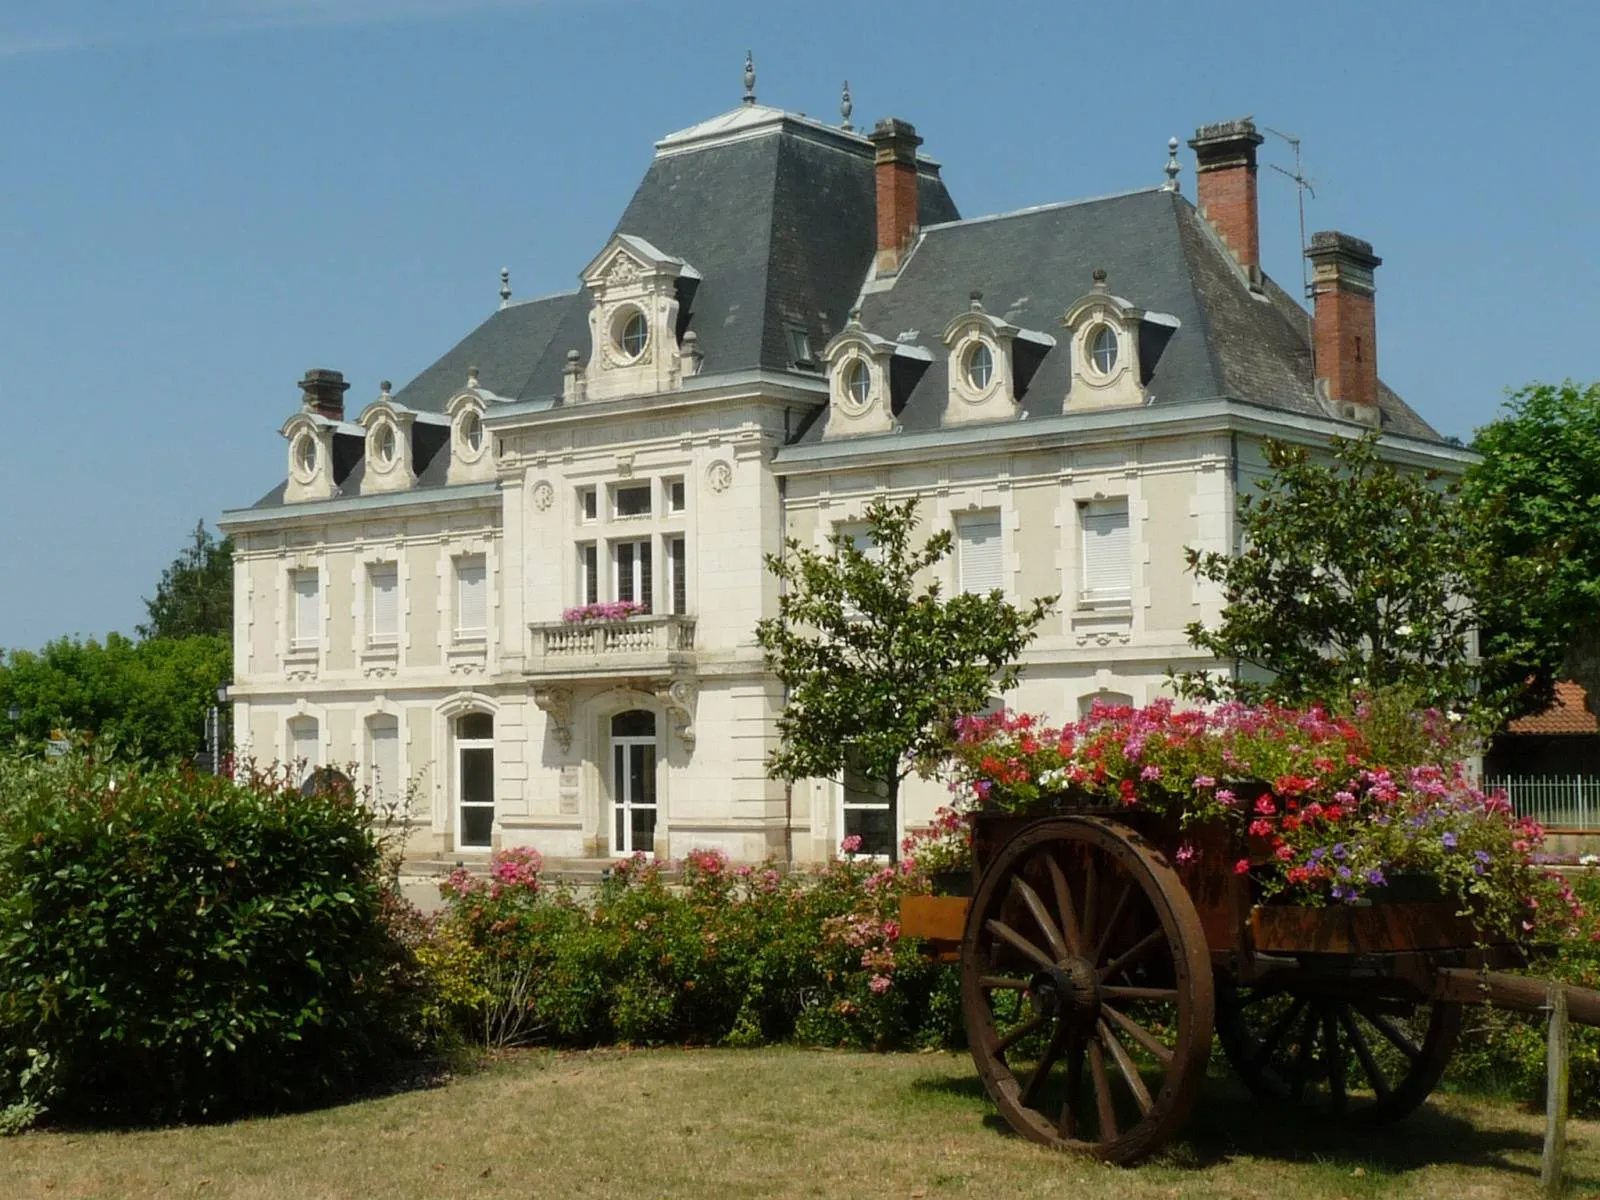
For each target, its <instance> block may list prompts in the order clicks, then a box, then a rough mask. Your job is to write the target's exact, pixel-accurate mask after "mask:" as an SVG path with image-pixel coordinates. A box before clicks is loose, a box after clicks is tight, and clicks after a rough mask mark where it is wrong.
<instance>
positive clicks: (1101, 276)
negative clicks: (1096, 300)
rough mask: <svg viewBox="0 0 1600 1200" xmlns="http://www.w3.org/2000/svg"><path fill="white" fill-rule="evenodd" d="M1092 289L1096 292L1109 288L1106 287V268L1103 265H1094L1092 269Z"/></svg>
mask: <svg viewBox="0 0 1600 1200" xmlns="http://www.w3.org/2000/svg"><path fill="white" fill-rule="evenodd" d="M1094 290H1095V291H1097V292H1105V291H1109V290H1110V289H1109V288H1108V287H1106V269H1105V268H1104V267H1096V268H1095V269H1094Z"/></svg>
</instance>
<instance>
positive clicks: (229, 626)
mask: <svg viewBox="0 0 1600 1200" xmlns="http://www.w3.org/2000/svg"><path fill="white" fill-rule="evenodd" d="M144 607H145V611H146V613H147V614H148V616H149V618H150V621H149V624H147V625H140V626H139V636H140V637H141V638H188V637H196V636H206V637H218V638H224V639H231V638H232V637H233V539H232V538H223V539H222V540H221V541H218V540H217V539H215V538H213V537H212V536H211V534H210V533H209V532H207V530H206V523H205V522H204V521H197V522H195V527H194V534H193V537H192V540H191V541H190V543H189V545H188V546H187V547H186V548H185V549H184V550H183V552H182V553H181V554H179V555H178V557H177V558H176V559H174V560H173V562H172V565H171V566H169V567H168V568H167V569H166V570H165V571H163V572H162V573H161V582H160V583H158V584H157V585H156V595H155V599H153V600H146V601H145V602H144Z"/></svg>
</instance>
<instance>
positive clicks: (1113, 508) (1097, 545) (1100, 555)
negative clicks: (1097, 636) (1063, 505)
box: [1078, 497, 1131, 605]
mask: <svg viewBox="0 0 1600 1200" xmlns="http://www.w3.org/2000/svg"><path fill="white" fill-rule="evenodd" d="M1078 511H1079V514H1080V516H1081V520H1082V523H1083V602H1084V603H1085V604H1090V605H1094V604H1126V603H1127V602H1128V599H1129V597H1130V595H1131V585H1130V582H1129V581H1130V578H1131V570H1130V566H1129V558H1128V501H1127V498H1126V497H1122V498H1121V499H1117V500H1094V501H1091V502H1089V503H1087V504H1080V505H1079V506H1078Z"/></svg>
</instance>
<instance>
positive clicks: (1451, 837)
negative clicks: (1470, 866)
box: [1439, 829, 1456, 850]
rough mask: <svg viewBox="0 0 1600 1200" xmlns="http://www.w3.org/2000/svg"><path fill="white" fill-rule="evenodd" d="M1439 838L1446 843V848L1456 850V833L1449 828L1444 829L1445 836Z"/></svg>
mask: <svg viewBox="0 0 1600 1200" xmlns="http://www.w3.org/2000/svg"><path fill="white" fill-rule="evenodd" d="M1439 840H1440V841H1441V842H1443V843H1444V848H1445V849H1446V850H1454V849H1455V848H1456V835H1455V834H1454V833H1452V832H1450V830H1448V829H1447V830H1445V831H1444V836H1443V837H1441V838H1440V839H1439Z"/></svg>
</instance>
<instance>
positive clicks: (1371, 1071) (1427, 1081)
mask: <svg viewBox="0 0 1600 1200" xmlns="http://www.w3.org/2000/svg"><path fill="white" fill-rule="evenodd" d="M1460 1034H1461V1005H1459V1004H1449V1003H1444V1002H1441V1001H1423V1002H1421V1003H1415V1002H1413V1001H1410V1000H1405V999H1394V998H1384V997H1381V996H1378V995H1375V994H1372V993H1371V992H1361V991H1357V990H1353V989H1351V988H1350V987H1349V986H1348V985H1345V986H1344V987H1342V988H1341V987H1339V986H1337V985H1335V984H1334V983H1332V982H1331V981H1330V983H1329V984H1327V985H1326V986H1323V987H1321V988H1319V987H1318V986H1317V985H1316V984H1314V983H1310V982H1301V981H1295V982H1294V983H1293V984H1283V985H1273V984H1270V983H1269V984H1267V985H1264V986H1262V987H1254V988H1252V987H1236V986H1235V985H1234V984H1233V983H1232V981H1231V980H1228V979H1226V978H1222V979H1219V981H1218V984H1217V1037H1218V1039H1219V1040H1220V1041H1221V1042H1222V1048H1223V1050H1224V1051H1225V1052H1226V1053H1227V1056H1228V1061H1229V1062H1230V1063H1232V1064H1233V1069H1234V1071H1235V1072H1236V1073H1237V1074H1238V1076H1239V1078H1240V1079H1242V1080H1243V1081H1244V1083H1245V1086H1246V1087H1248V1088H1249V1089H1250V1090H1251V1092H1253V1093H1254V1094H1255V1096H1256V1098H1257V1099H1258V1100H1260V1101H1261V1102H1262V1103H1263V1104H1278V1105H1281V1104H1293V1105H1298V1106H1301V1107H1304V1108H1308V1109H1310V1110H1312V1111H1314V1112H1317V1113H1320V1114H1323V1115H1325V1116H1330V1117H1334V1118H1338V1119H1342V1120H1348V1121H1351V1122H1354V1123H1366V1124H1381V1123H1383V1122H1385V1121H1394V1120H1397V1119H1399V1118H1400V1117H1403V1116H1405V1115H1406V1114H1407V1113H1409V1112H1411V1110H1412V1109H1414V1108H1416V1107H1417V1106H1418V1105H1419V1104H1421V1103H1422V1102H1423V1101H1424V1100H1426V1099H1427V1098H1428V1093H1429V1092H1431V1091H1433V1089H1434V1086H1435V1085H1436V1084H1437V1083H1438V1082H1439V1077H1440V1076H1441V1075H1443V1074H1444V1069H1445V1067H1446V1066H1448V1065H1449V1063H1450V1055H1451V1054H1452V1053H1453V1052H1454V1051H1455V1047H1456V1041H1457V1039H1458V1038H1459V1036H1460Z"/></svg>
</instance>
